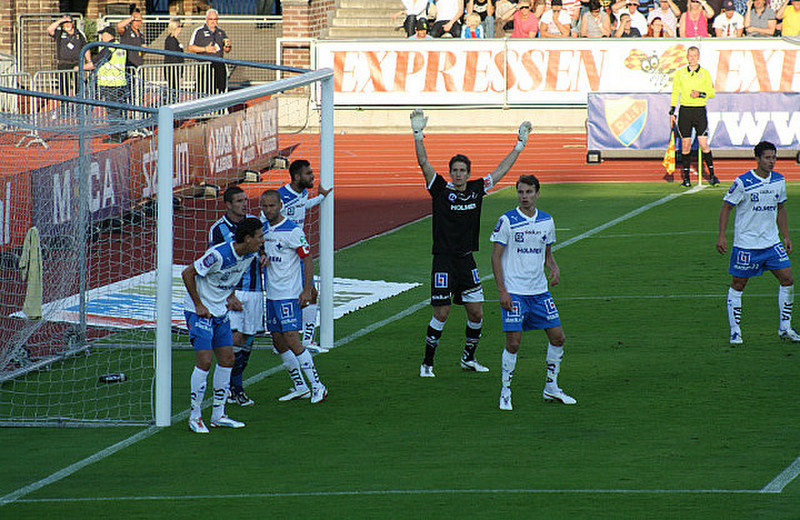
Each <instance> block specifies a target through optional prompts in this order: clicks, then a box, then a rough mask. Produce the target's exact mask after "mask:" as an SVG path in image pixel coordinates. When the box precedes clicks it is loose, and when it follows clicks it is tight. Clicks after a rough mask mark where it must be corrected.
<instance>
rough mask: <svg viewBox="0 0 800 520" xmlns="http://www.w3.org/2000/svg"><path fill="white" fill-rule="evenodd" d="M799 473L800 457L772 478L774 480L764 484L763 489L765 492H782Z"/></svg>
mask: <svg viewBox="0 0 800 520" xmlns="http://www.w3.org/2000/svg"><path fill="white" fill-rule="evenodd" d="M798 475H800V457H797V458H796V459H794V462H792V463H791V464H789V465H788V466H787V467H786V469H784V470H783V471H781V472H780V474H779V475H778V476H777V477H775V478H774V479H772V482H770V483H769V484H767V485H766V486H764V487H763V488H762V489H761V491H762V492H763V493H781V492H782V491H783V488H785V487H786V486H788V485H789V483H790V482H791V481H793V480H794V479H795V478H797V476H798Z"/></svg>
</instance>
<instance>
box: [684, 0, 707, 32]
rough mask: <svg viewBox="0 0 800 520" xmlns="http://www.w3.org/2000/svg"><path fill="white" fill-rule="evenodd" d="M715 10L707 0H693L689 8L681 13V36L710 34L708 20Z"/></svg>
mask: <svg viewBox="0 0 800 520" xmlns="http://www.w3.org/2000/svg"><path fill="white" fill-rule="evenodd" d="M713 16H714V11H713V10H712V9H711V7H709V5H708V3H706V1H705V0H691V2H690V4H689V10H688V11H686V12H685V13H683V14H682V15H681V21H680V28H681V34H680V36H681V38H695V37H698V36H699V37H704V36H708V20H709V19H711V18H712V17H713Z"/></svg>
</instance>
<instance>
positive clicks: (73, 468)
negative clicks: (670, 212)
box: [0, 186, 702, 507]
mask: <svg viewBox="0 0 800 520" xmlns="http://www.w3.org/2000/svg"><path fill="white" fill-rule="evenodd" d="M700 189H702V188H701V187H699V186H695V187H694V188H692V189H691V190H687V191H683V192H680V193H674V194H671V195H667V196H666V197H662V198H660V199H658V200H656V201H653V202H650V203H649V204H645V205H644V206H641V207H639V208H637V209H635V210H633V211H629V212H628V213H625V214H624V215H622V216H620V217H617V218H615V219H613V220H610V221H608V222H606V223H605V224H601V225H599V226H597V227H595V228H593V229H590V230H589V231H586V232H585V233H581V234H580V235H577V236H575V237H572V238H570V239H569V240H567V241H565V242H562V243H560V244H556V246H555V247H554V248H553V249H554V250H558V249H561V248H563V247H567V246H568V245H571V244H574V243H575V242H578V241H580V240H583V239H585V238H588V237H591V236H593V235H595V234H597V233H599V232H600V231H603V230H604V229H608V228H609V227H611V226H614V225H616V224H619V223H620V222H624V221H626V220H628V219H630V218H633V217H635V216H637V215H639V214H641V213H644V212H645V211H647V210H649V209H652V208H655V207H656V206H660V205H662V204H666V203H667V202H669V201H671V200H673V199H675V198H677V197H680V196H682V195H685V194H688V193H695V192H697V191H699V190H700ZM486 279H491V276H490V277H487V278H486ZM427 304H428V300H427V299H425V300H422V301H421V302H419V303H416V304H414V305H412V306H410V307H408V308H407V309H405V310H403V311H401V312H399V313H397V314H395V315H394V316H390V317H388V318H386V319H384V320H381V321H379V322H376V323H373V324H372V325H368V326H367V327H364V328H363V329H361V330H359V331H357V332H355V333H353V334H351V335H349V336H347V337H345V338H342V339H340V340H339V341H337V342H336V343H335V344H334V346H335V347H340V346H342V345H345V344H346V343H349V342H350V341H353V340H355V339H358V338H361V337H363V336H364V335H366V334H369V333H370V332H374V331H375V330H377V329H379V328H380V327H383V326H384V325H388V324H389V323H392V322H394V321H397V320H399V319H401V318H404V317H406V316H408V315H410V314H412V313H414V312H416V311H417V310H419V309H421V308H424V307H425V306H426V305H427ZM282 368H283V367H282V366H280V365H278V366H275V367H273V368H270V369H268V370H266V371H264V372H261V373H259V374H256V375H255V376H253V377H251V378H248V379H247V383H248V384H250V383H251V382H258V381H260V380H262V379H264V378H265V377H268V376H269V375H271V374H274V373H275V372H279V371H280V370H281V369H282ZM209 400H210V399H208V400H207V401H209ZM204 404H205V403H204ZM188 416H189V410H188V409H187V410H184V411H182V412H179V413H177V414H175V415H173V416H172V418H171V421H170V422H171V423H172V424H175V423H176V422H178V421H182V420H183V419H185V418H186V417H188ZM161 430H162V428H160V427H156V426H150V427H148V428H145V429H144V430H142V431H141V432H139V433H136V434H134V435H132V436H130V437H128V438H127V439H125V440H122V441H120V442H118V443H116V444H114V445H112V446H109V447H107V448H105V449H103V450H100V451H98V452H97V453H95V454H94V455H90V456H89V457H86V458H85V459H82V460H79V461H77V462H75V463H74V464H70V465H69V466H67V467H66V468H63V469H61V470H59V471H56V472H55V473H53V474H52V475H49V476H47V477H45V478H43V479H41V480H38V481H36V482H33V483H32V484H29V485H27V486H23V487H21V488H19V489H17V490H16V491H12V492H11V493H8V494H7V495H5V496H2V497H0V507H2V506H4V505H6V504H9V503H11V502H15V501H18V500H19V499H20V498H22V497H24V496H25V495H28V494H30V493H33V492H35V491H38V490H40V489H42V488H43V487H45V486H48V485H50V484H53V483H55V482H58V481H59V480H61V479H64V478H66V477H68V476H70V475H72V474H74V473H76V472H78V471H80V470H81V469H83V468H85V467H87V466H89V465H91V464H94V463H95V462H98V461H100V460H103V459H105V458H107V457H110V456H111V455H113V454H115V453H117V452H118V451H120V450H122V449H124V448H127V447H128V446H130V445H132V444H134V443H136V442H139V441H141V440H144V439H147V438H149V437H152V436H153V435H155V434H156V433H158V432H159V431H161Z"/></svg>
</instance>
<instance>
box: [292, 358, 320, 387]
mask: <svg viewBox="0 0 800 520" xmlns="http://www.w3.org/2000/svg"><path fill="white" fill-rule="evenodd" d="M297 361H299V362H300V368H302V369H303V373H304V374H305V375H306V379H308V382H309V384H310V385H311V388H317V387H318V386H319V385H320V384H321V383H320V382H319V374H317V367H315V366H314V358H312V357H311V352H309V351H307V350H304V351H303V353H302V354H300V355H299V356H297Z"/></svg>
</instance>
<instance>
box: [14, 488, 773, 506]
mask: <svg viewBox="0 0 800 520" xmlns="http://www.w3.org/2000/svg"><path fill="white" fill-rule="evenodd" d="M763 493H765V492H764V491H762V490H759V489H376V490H371V491H365V490H360V491H359V490H353V491H297V492H287V493H235V494H229V495H144V496H138V497H136V496H119V497H63V498H24V499H22V500H18V502H19V503H23V504H32V503H33V504H35V503H69V502H138V501H144V500H153V501H172V500H231V499H237V498H247V499H252V498H295V497H341V496H374V495H502V494H530V495H543V494H551V495H584V494H587V495H596V494H605V495H610V494H621V495H686V494H693V495H742V494H763Z"/></svg>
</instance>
